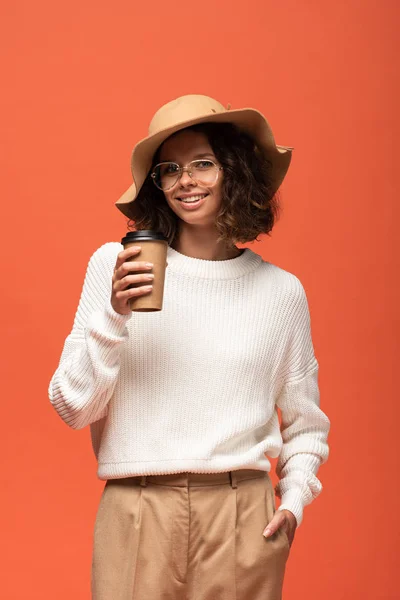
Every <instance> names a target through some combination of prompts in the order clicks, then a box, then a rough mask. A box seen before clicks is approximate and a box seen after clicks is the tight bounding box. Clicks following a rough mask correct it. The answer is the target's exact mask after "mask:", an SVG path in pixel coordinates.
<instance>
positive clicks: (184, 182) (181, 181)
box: [178, 169, 196, 186]
mask: <svg viewBox="0 0 400 600" xmlns="http://www.w3.org/2000/svg"><path fill="white" fill-rule="evenodd" d="M178 182H179V184H180V185H183V186H185V185H188V184H189V183H190V184H192V185H193V184H194V185H196V182H195V181H194V180H193V179H192V178H191V177H190V175H189V173H188V172H187V169H185V170H184V171H182V174H181V176H180V178H179V179H178Z"/></svg>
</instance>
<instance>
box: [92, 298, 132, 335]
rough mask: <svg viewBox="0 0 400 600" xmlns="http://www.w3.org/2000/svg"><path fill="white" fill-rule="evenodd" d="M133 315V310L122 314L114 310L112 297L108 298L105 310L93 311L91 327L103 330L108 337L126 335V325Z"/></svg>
mask: <svg viewBox="0 0 400 600" xmlns="http://www.w3.org/2000/svg"><path fill="white" fill-rule="evenodd" d="M131 317H132V312H130V313H128V314H127V315H122V314H120V313H118V312H116V311H115V310H114V308H113V307H112V304H111V298H107V301H106V303H105V305H104V308H103V310H98V311H96V312H94V313H92V314H91V315H90V317H89V320H88V325H89V327H93V328H94V329H95V330H97V331H101V332H102V334H103V335H105V336H106V337H117V338H121V337H126V335H127V331H126V325H127V322H128V321H129V319H130V318H131Z"/></svg>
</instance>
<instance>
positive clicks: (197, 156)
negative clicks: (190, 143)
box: [162, 152, 216, 162]
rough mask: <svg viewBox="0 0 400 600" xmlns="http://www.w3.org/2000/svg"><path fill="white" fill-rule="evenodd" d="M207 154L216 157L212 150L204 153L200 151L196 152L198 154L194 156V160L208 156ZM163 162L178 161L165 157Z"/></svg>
mask: <svg viewBox="0 0 400 600" xmlns="http://www.w3.org/2000/svg"><path fill="white" fill-rule="evenodd" d="M206 156H212V157H214V158H216V157H215V155H214V154H213V153H212V152H202V153H200V154H196V155H195V156H194V157H193V159H192V160H196V158H204V157H206ZM162 162H176V161H175V160H171V159H168V158H165V159H164V160H163V161H162Z"/></svg>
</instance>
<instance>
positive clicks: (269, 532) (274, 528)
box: [263, 515, 285, 537]
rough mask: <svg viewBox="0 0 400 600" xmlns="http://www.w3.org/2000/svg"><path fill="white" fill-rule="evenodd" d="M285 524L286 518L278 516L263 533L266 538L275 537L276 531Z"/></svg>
mask: <svg viewBox="0 0 400 600" xmlns="http://www.w3.org/2000/svg"><path fill="white" fill-rule="evenodd" d="M284 522H285V517H284V516H283V517H282V516H281V515H276V516H274V518H273V519H272V520H271V521H270V523H268V525H267V527H266V528H265V529H264V531H263V536H264V537H269V536H270V535H273V534H274V533H275V531H277V530H278V529H279V528H280V527H281V526H282V525H283V523H284Z"/></svg>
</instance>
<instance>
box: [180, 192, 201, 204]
mask: <svg viewBox="0 0 400 600" xmlns="http://www.w3.org/2000/svg"><path fill="white" fill-rule="evenodd" d="M206 196H208V194H192V195H191V196H187V197H184V198H177V200H179V202H184V203H185V204H195V203H196V202H199V201H200V200H203V198H205V197H206Z"/></svg>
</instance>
